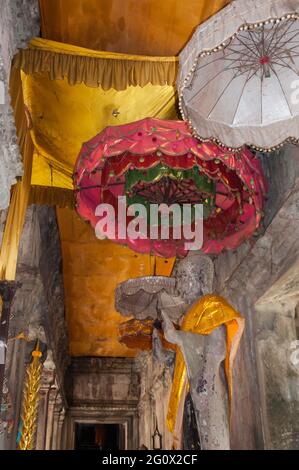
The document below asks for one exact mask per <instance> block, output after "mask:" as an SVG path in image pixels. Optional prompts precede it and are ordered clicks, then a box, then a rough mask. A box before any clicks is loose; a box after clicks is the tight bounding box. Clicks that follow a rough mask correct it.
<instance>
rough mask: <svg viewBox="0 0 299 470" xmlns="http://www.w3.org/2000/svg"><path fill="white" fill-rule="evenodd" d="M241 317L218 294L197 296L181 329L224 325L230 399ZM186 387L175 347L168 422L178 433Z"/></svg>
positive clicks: (206, 329)
mask: <svg viewBox="0 0 299 470" xmlns="http://www.w3.org/2000/svg"><path fill="white" fill-rule="evenodd" d="M244 323H245V320H244V318H243V317H242V316H241V315H240V314H239V313H238V312H237V311H236V310H234V309H233V308H232V307H231V306H230V305H229V303H228V302H227V301H226V300H225V299H224V298H222V297H219V296H217V295H206V296H204V297H202V298H200V299H199V300H198V301H197V302H196V303H195V304H194V305H193V306H192V307H191V309H190V310H189V311H188V313H187V314H186V315H185V317H184V319H183V322H182V325H181V330H182V331H186V332H190V333H198V334H201V335H209V334H210V333H212V331H213V330H215V329H216V328H218V327H219V326H221V325H225V326H226V332H227V336H226V343H227V346H226V360H225V373H226V377H227V382H228V390H229V400H230V403H231V400H232V390H233V383H232V372H233V362H234V358H235V356H236V352H237V350H238V346H239V343H240V339H241V336H242V334H243V330H244ZM187 390H188V377H187V369H186V365H185V361H184V358H183V354H182V352H181V351H180V349H179V348H178V347H177V354H176V362H175V370H174V378H173V384H172V390H171V395H170V399H169V407H168V415H167V425H168V428H169V430H170V432H172V433H174V435H175V436H176V435H178V433H179V432H180V429H181V424H182V423H181V420H182V409H183V406H184V401H185V397H186V392H187Z"/></svg>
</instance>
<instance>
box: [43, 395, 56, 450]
mask: <svg viewBox="0 0 299 470" xmlns="http://www.w3.org/2000/svg"><path fill="white" fill-rule="evenodd" d="M57 394H58V391H57V388H56V387H55V388H50V390H49V399H48V409H47V426H46V444H45V450H51V446H52V435H53V429H54V410H55V402H56V397H57Z"/></svg>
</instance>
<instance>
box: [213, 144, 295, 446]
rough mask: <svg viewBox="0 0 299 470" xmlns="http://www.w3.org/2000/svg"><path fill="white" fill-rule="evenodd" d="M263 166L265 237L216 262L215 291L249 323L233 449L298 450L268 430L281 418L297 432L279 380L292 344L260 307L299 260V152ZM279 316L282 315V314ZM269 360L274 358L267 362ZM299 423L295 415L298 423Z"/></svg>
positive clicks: (238, 368)
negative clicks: (266, 192) (267, 183)
mask: <svg viewBox="0 0 299 470" xmlns="http://www.w3.org/2000/svg"><path fill="white" fill-rule="evenodd" d="M263 165H264V168H265V172H266V174H267V175H268V179H269V181H270V190H269V197H268V201H267V205H266V209H265V219H264V222H263V227H262V229H261V232H262V235H261V237H260V238H259V239H253V240H251V241H249V242H247V243H245V244H243V245H242V246H241V247H240V248H239V249H238V250H236V251H233V252H227V253H223V254H222V255H221V256H219V257H218V258H216V259H215V262H214V265H215V274H216V282H215V288H214V290H215V291H216V292H217V293H219V294H220V295H223V296H224V297H226V298H227V299H228V301H229V302H230V303H231V304H232V305H233V306H234V307H235V308H237V309H238V310H239V311H240V312H241V313H242V314H243V316H244V317H245V319H246V328H245V333H244V337H243V340H242V343H241V347H240V350H239V352H238V355H237V359H236V364H235V371H234V399H233V405H234V410H235V413H234V415H233V425H232V434H233V435H232V446H233V448H237V449H256V448H262V447H264V446H265V447H266V448H280V447H281V448H293V444H294V443H293V442H291V441H290V440H289V441H285V442H283V438H281V440H280V442H278V440H277V436H276V437H274V436H273V434H272V437H271V436H269V432H270V431H269V430H270V429H272V430H273V428H274V427H275V426H276V427H277V433H279V432H280V431H281V426H279V425H278V422H279V421H280V418H279V416H280V417H281V416H282V415H284V420H285V421H284V422H285V423H286V422H288V426H287V429H288V433H296V432H297V431H296V429H295V428H294V427H293V425H292V422H293V418H292V417H291V408H290V407H289V406H285V401H284V398H283V395H282V393H281V391H280V389H279V387H278V381H277V376H279V375H281V381H288V380H289V379H288V375H286V374H287V368H286V367H282V366H281V359H280V358H281V351H282V349H281V348H283V344H282V343H281V341H279V340H281V339H282V336H283V337H284V338H283V341H284V342H285V343H287V344H290V341H291V336H290V333H289V330H290V329H289V328H281V325H280V322H277V323H276V326H275V327H274V326H273V323H272V324H271V321H270V319H269V314H266V312H263V311H262V310H260V311H258V310H257V307H256V305H257V303H258V301H259V299H260V298H261V297H262V296H263V295H264V294H265V292H267V291H268V290H269V289H270V287H271V286H272V285H273V284H274V283H275V282H276V281H277V280H278V279H279V278H280V277H281V276H283V274H284V273H285V272H286V271H288V270H289V269H290V267H291V266H293V265H294V263H296V260H297V259H298V255H299V223H298V212H299V186H298V176H299V149H298V148H295V147H288V148H286V149H285V150H284V151H283V152H281V153H280V154H277V155H269V156H267V157H264V158H263ZM294 276H295V275H294ZM287 285H288V284H287ZM276 314H277V315H278V317H279V316H283V311H282V309H281V311H280V310H279V309H278V310H277V311H276ZM279 330H280V332H279V335H278V336H277V332H278V331H279ZM265 335H266V336H267V337H269V338H270V339H269V341H268V346H267V348H266V343H265V342H264V344H263V347H262V348H261V345H259V339H260V338H263V337H264V336H265ZM281 335H282V336H281ZM273 341H274V344H275V347H274V346H273V344H272V342H273ZM273 348H274V350H275V351H276V354H274V355H273ZM283 354H284V353H283ZM269 355H270V356H271V358H272V359H271V361H270V362H269V361H268V362H267V360H266V357H268V358H269ZM268 363H269V367H270V369H269V367H268ZM271 371H272V372H273V373H272V372H271ZM274 371H276V372H274ZM277 371H279V372H277ZM275 397H276V398H275ZM293 411H294V410H293ZM298 418H299V416H298V415H296V419H297V421H298ZM271 423H272V424H271ZM273 423H276V424H275V426H274V424H273ZM270 434H271V432H270ZM267 436H268V438H267Z"/></svg>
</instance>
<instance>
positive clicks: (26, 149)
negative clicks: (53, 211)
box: [0, 69, 33, 281]
mask: <svg viewBox="0 0 299 470" xmlns="http://www.w3.org/2000/svg"><path fill="white" fill-rule="evenodd" d="M10 91H11V98H12V106H13V108H14V111H15V120H16V128H17V135H18V143H19V146H20V150H21V154H22V157H23V167H24V174H23V177H22V180H21V181H19V182H18V183H17V184H16V185H15V186H14V187H13V189H12V197H11V202H10V206H9V211H8V215H7V219H6V224H5V230H4V234H3V239H2V244H1V250H0V279H2V280H8V281H11V280H14V279H15V275H16V267H17V257H18V251H19V242H20V238H21V234H22V229H23V224H24V220H25V215H26V209H27V204H28V198H29V192H30V184H31V169H32V155H33V144H32V140H31V137H30V132H29V130H28V125H27V124H28V123H27V119H26V114H25V108H24V100H23V93H22V84H21V77H20V71H19V70H16V69H14V70H12V73H11V78H10Z"/></svg>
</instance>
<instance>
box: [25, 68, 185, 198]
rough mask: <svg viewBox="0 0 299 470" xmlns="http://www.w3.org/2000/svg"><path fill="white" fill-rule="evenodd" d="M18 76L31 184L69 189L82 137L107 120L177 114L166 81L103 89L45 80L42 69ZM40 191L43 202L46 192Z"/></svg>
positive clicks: (122, 121) (110, 122)
mask: <svg viewBox="0 0 299 470" xmlns="http://www.w3.org/2000/svg"><path fill="white" fill-rule="evenodd" d="M21 76H22V84H23V94H24V100H25V104H26V107H27V109H28V114H30V124H31V137H32V140H33V143H34V156H33V163H32V180H31V184H32V185H34V186H46V187H48V188H50V187H53V188H64V189H68V190H72V189H73V181H72V173H73V168H74V165H75V162H76V159H77V156H78V154H79V151H80V149H81V146H82V143H83V142H86V141H87V140H89V139H91V138H92V137H94V136H95V135H96V134H97V133H99V132H100V131H102V130H103V128H105V127H106V126H107V125H120V124H127V123H129V122H132V121H136V120H138V119H143V118H145V117H147V116H152V117H158V118H162V119H175V118H176V117H177V114H176V108H175V90H174V88H173V87H172V86H168V85H165V86H158V85H155V86H154V85H151V84H148V85H146V86H145V87H143V88H141V87H133V86H130V87H128V88H126V90H123V91H116V90H113V89H110V90H108V91H105V90H103V89H102V88H101V87H98V88H90V87H87V86H86V85H84V84H77V85H73V86H71V85H69V83H68V81H67V80H66V79H64V80H50V79H49V77H48V74H47V73H36V74H33V75H26V74H25V73H24V72H21ZM36 191H37V190H36ZM36 191H35V196H37V195H38V194H37V192H36ZM54 192H55V189H54ZM47 193H48V194H50V192H49V191H47ZM40 194H41V193H40ZM41 196H42V199H41V202H43V203H45V202H46V199H45V196H46V192H44V193H43V194H41ZM35 202H39V201H38V200H37V199H35ZM49 202H50V203H51V199H50V200H49Z"/></svg>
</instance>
